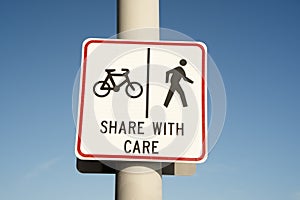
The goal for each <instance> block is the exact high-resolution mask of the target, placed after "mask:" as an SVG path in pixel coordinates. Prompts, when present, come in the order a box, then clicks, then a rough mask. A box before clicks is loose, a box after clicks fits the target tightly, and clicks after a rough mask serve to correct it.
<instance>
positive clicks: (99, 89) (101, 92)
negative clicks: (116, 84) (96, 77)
mask: <svg viewBox="0 0 300 200" xmlns="http://www.w3.org/2000/svg"><path fill="white" fill-rule="evenodd" d="M103 86H104V87H103ZM103 88H104V89H103ZM93 92H94V94H95V95H96V96H97V97H106V96H107V95H108V94H109V92H110V86H109V84H108V83H107V82H104V81H98V82H96V83H95V85H94V87H93Z"/></svg>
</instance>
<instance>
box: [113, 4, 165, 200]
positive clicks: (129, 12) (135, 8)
mask: <svg viewBox="0 0 300 200" xmlns="http://www.w3.org/2000/svg"><path fill="white" fill-rule="evenodd" d="M117 5H118V27H117V30H118V34H119V35H118V38H119V39H134V40H159V31H158V30H159V0H118V4H117ZM142 28H155V29H157V31H153V30H152V31H143V30H139V31H130V30H134V29H142ZM126 31H129V32H126ZM118 165H119V167H121V170H120V171H118V172H117V173H116V189H115V190H116V191H115V192H116V197H115V199H116V200H133V199H138V200H161V199H162V170H161V163H147V162H120V163H119V164H118Z"/></svg>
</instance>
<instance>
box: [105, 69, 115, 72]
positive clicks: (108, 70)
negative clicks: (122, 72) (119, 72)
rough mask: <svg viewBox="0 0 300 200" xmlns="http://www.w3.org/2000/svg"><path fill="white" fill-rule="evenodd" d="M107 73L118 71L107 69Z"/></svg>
mask: <svg viewBox="0 0 300 200" xmlns="http://www.w3.org/2000/svg"><path fill="white" fill-rule="evenodd" d="M105 71H106V72H114V71H116V69H106V70H105Z"/></svg>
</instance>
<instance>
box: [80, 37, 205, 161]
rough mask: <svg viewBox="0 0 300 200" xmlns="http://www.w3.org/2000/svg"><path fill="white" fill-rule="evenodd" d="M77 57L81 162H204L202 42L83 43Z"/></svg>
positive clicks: (203, 47)
mask: <svg viewBox="0 0 300 200" xmlns="http://www.w3.org/2000/svg"><path fill="white" fill-rule="evenodd" d="M82 53H83V59H82V67H81V83H80V103H79V115H78V123H77V141H76V155H77V157H78V158H79V159H82V160H130V161H159V162H173V161H179V162H180V161H182V162H203V161H204V160H205V159H206V157H207V131H206V130H207V117H206V102H207V101H206V96H207V94H206V92H207V91H206V62H207V61H206V56H207V52H206V46H205V45H204V44H203V43H200V42H169V41H168V42H166V41H158V42H152V41H129V40H105V39H88V40H86V41H85V42H84V43H83V52H82Z"/></svg>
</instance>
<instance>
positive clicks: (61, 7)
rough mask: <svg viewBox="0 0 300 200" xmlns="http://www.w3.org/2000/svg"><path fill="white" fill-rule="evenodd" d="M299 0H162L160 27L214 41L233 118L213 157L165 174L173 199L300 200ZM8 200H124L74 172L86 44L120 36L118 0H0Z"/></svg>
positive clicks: (3, 169)
mask: <svg viewBox="0 0 300 200" xmlns="http://www.w3.org/2000/svg"><path fill="white" fill-rule="evenodd" d="M299 9H300V3H299V1H298V0H286V1H283V0H263V1H261V0H252V1H245V0H229V1H222V0H211V1H201V0H200V1H199V0H188V1H179V0H172V1H171V0H161V5H160V11H161V13H160V15H161V27H164V28H170V29H173V30H176V31H179V32H182V33H184V34H186V35H188V36H190V37H192V38H194V39H195V40H199V41H204V42H205V43H206V44H207V46H208V49H209V54H210V55H211V56H212V58H213V59H214V61H215V62H216V64H217V66H218V67H219V70H220V72H221V74H222V77H223V81H224V84H225V87H226V94H227V103H228V104H227V116H226V122H225V126H224V129H223V132H222V135H221V137H220V139H219V141H218V143H217V145H216V146H215V148H214V149H213V150H212V152H211V153H210V155H209V158H208V160H207V161H206V163H204V164H201V165H198V167H197V173H196V175H194V176H191V177H164V178H163V197H164V199H172V200H176V199H183V198H185V199H209V200H216V199H225V200H226V199H228V200H229V199H230V200H239V199H244V200H248V199H249V200H253V199H264V200H267V199H269V200H281V199H287V200H300V182H299V180H300V173H299V169H300V159H299V154H300V147H299V141H300V136H299V133H300V128H299V124H300V120H299V119H300V118H299V114H300V106H299V102H300V95H299V84H300V81H299V75H300V70H299V66H300V56H299V55H300V49H299V46H300V40H299V35H300V27H299V19H300V12H299ZM0 27H1V28H0V36H1V37H0V55H1V59H0V77H1V78H0V83H1V84H0V91H1V99H0V102H1V104H0V111H1V112H0V113H1V114H0V124H1V126H0V141H1V143H0V144H1V145H0V152H1V165H0V177H1V179H0V188H1V189H0V199H7V200H17V199H26V200H27V199H28V200H35V199H39V200H40V199H43V200H50V199H51V200H52V199H72V200H77V199H78V200H79V199H83V198H89V199H113V198H114V176H113V175H82V174H79V173H78V172H77V171H76V169H75V155H74V143H75V125H74V122H73V118H72V87H73V82H74V79H75V76H76V72H77V70H78V69H79V66H80V59H81V43H82V41H83V40H84V39H85V38H88V37H102V38H106V37H110V36H112V35H114V34H115V33H116V2H115V1H111V0H101V1H100V0H88V1H79V0H74V1H66V0H63V1H37V0H27V1H21V0H10V1H5V0H1V1H0Z"/></svg>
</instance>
